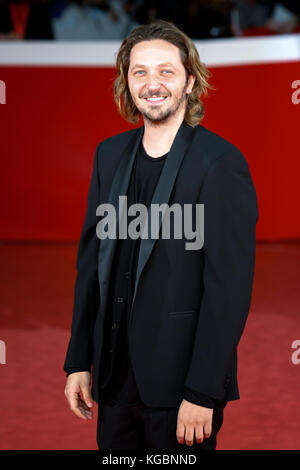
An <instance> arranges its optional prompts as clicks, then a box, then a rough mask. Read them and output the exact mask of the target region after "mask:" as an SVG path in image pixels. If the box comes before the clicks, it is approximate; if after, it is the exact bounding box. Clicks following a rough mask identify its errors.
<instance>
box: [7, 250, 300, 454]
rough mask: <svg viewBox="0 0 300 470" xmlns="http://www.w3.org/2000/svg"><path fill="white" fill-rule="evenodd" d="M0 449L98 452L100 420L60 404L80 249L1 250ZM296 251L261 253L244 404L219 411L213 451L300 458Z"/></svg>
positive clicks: (243, 353) (299, 261) (245, 347)
mask: <svg viewBox="0 0 300 470" xmlns="http://www.w3.org/2000/svg"><path fill="white" fill-rule="evenodd" d="M0 258H1V266H2V270H1V271H2V273H1V285H0V295H1V307H0V327H1V328H0V340H2V341H4V342H5V344H6V364H2V365H0V381H1V387H0V396H1V400H0V416H1V427H0V449H97V445H96V416H97V406H96V404H95V405H94V420H93V421H83V420H80V419H79V418H77V417H76V416H75V415H74V414H73V413H72V412H71V411H70V410H69V407H68V404H67V401H66V398H65V396H64V393H63V392H64V386H65V374H64V372H63V370H62V368H63V363H64V356H65V353H66V347H67V342H68V339H69V329H70V325H71V317H72V307H73V289H74V281H75V261H76V245H74V244H37V243H32V244H28V243H27V244H21V243H11V244H1V245H0ZM298 266H300V242H293V243H281V244H278V243H277V244H258V246H257V258H256V273H255V282H254V291H253V297H252V306H251V311H250V314H249V318H248V322H247V324H246V329H245V332H244V336H243V338H242V340H241V342H240V346H239V384H240V394H241V400H239V401H235V402H231V403H229V404H228V406H227V407H226V409H225V415H224V425H223V428H222V430H221V432H220V435H219V443H218V448H219V449H300V428H299V421H300V408H299V389H300V364H299V365H294V364H293V363H292V361H291V356H292V353H293V350H292V349H291V344H292V342H293V341H294V340H297V339H300V324H299V306H300V292H299V268H298Z"/></svg>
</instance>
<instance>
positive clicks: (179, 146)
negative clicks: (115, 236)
mask: <svg viewBox="0 0 300 470" xmlns="http://www.w3.org/2000/svg"><path fill="white" fill-rule="evenodd" d="M194 133H195V130H194V128H193V127H191V126H189V125H188V124H187V123H186V122H185V120H183V122H182V124H181V126H180V127H179V129H178V131H177V134H176V136H175V139H174V141H173V144H172V147H171V149H170V152H169V155H168V157H167V159H166V161H165V164H164V166H163V169H162V172H161V174H160V178H159V180H158V183H157V186H156V189H155V191H154V194H153V198H152V201H151V204H164V203H166V204H168V202H169V199H170V196H171V192H172V189H173V186H174V184H175V180H176V176H177V173H178V171H179V168H180V166H181V163H182V161H183V158H184V156H185V154H186V152H187V150H188V148H189V146H190V144H191V141H192V138H193V136H194ZM160 219H161V218H160ZM161 223H162V221H161V220H160V221H159V226H158V228H157V233H159V230H160V227H161ZM156 240H157V239H156V238H142V239H141V243H140V251H139V259H138V265H137V272H136V280H135V287H134V294H133V299H132V306H133V303H134V300H135V297H136V292H137V288H138V283H139V280H140V277H141V274H142V271H143V269H144V268H145V265H146V263H147V261H148V259H149V257H150V255H151V252H152V250H153V248H154V245H155V242H156Z"/></svg>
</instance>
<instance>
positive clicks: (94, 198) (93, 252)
mask: <svg viewBox="0 0 300 470" xmlns="http://www.w3.org/2000/svg"><path fill="white" fill-rule="evenodd" d="M143 131H144V126H142V127H140V128H138V129H133V130H130V131H127V132H123V133H121V134H118V135H116V136H113V137H111V138H108V139H105V140H104V141H102V142H100V143H99V144H98V146H97V149H96V152H95V157H94V164H93V171H92V177H91V183H90V188H89V194H88V202H87V210H86V215H85V220H84V224H83V229H82V233H81V237H80V241H79V247H78V253H77V278H76V283H75V296H74V312H73V321H72V330H71V338H70V342H69V346H68V350H67V355H66V359H65V364H64V370H65V371H66V372H68V370H69V369H72V368H73V369H74V368H78V369H82V370H91V368H92V396H93V398H94V400H95V401H97V402H98V398H99V393H98V378H99V374H101V370H99V364H100V358H101V352H102V345H103V333H104V331H103V325H104V318H105V315H106V312H107V300H108V298H107V297H108V291H109V286H110V282H111V281H112V279H111V276H110V273H111V268H112V259H113V254H114V250H115V247H116V241H117V240H116V239H112V238H106V239H104V240H100V239H99V238H98V237H97V234H96V226H97V224H98V222H99V220H100V217H99V216H97V215H96V209H97V207H98V206H99V204H102V203H111V204H113V205H114V207H115V208H116V212H117V214H118V207H119V196H120V195H126V192H127V187H128V183H129V179H130V174H131V170H132V167H133V163H134V158H135V154H136V150H137V147H138V145H139V143H140V141H141V139H142V137H143ZM154 203H157V204H163V203H167V204H168V205H169V206H171V205H172V204H174V203H179V204H180V205H181V206H182V208H183V204H193V205H194V204H204V246H203V247H202V249H200V250H186V248H185V243H186V242H187V241H190V240H188V239H186V238H185V236H184V232H183V237H182V239H175V238H170V239H163V238H162V237H161V235H160V237H159V238H158V239H155V238H148V239H142V240H141V245H140V253H139V259H138V267H137V274H136V281H135V289H134V295H133V302H132V309H131V313H130V321H129V332H128V338H129V339H128V341H129V349H130V354H131V359H132V365H133V369H134V372H135V377H136V381H137V386H138V389H139V393H140V396H141V398H142V400H143V401H144V403H145V404H146V405H147V406H150V407H173V406H178V405H179V404H180V403H181V400H182V397H183V388H184V386H186V387H188V388H191V389H193V390H195V391H198V392H199V393H203V394H205V395H207V396H210V397H212V398H215V399H216V400H225V401H229V400H235V399H238V398H239V390H238V383H237V345H238V342H239V340H240V337H241V334H242V332H243V329H244V326H245V322H246V318H247V315H248V311H249V307H250V302H251V292H252V283H253V275H254V264H255V228H256V222H257V220H258V209H257V198H256V192H255V188H254V185H253V182H252V178H251V175H250V172H249V168H248V165H247V162H246V160H245V158H244V156H243V155H242V154H241V152H240V151H239V150H238V149H237V148H236V147H235V146H234V145H232V144H231V143H229V142H228V141H226V140H225V139H223V138H222V137H220V136H218V135H216V134H215V133H213V132H211V131H209V130H208V129H206V128H205V127H204V126H202V125H197V126H196V127H194V128H192V127H191V126H189V125H188V124H187V123H186V122H185V121H183V122H182V124H181V126H180V128H179V130H178V132H177V134H176V136H175V139H174V141H173V144H172V147H171V149H170V152H169V155H168V158H167V160H166V162H165V165H164V168H163V170H162V173H161V175H160V179H159V182H158V184H157V187H156V190H155V192H154V195H153V199H152V204H154ZM153 290H155V291H156V292H159V293H160V296H157V295H156V296H153V295H152V292H153Z"/></svg>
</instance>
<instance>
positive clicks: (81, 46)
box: [0, 34, 300, 67]
mask: <svg viewBox="0 0 300 470" xmlns="http://www.w3.org/2000/svg"><path fill="white" fill-rule="evenodd" d="M194 42H195V44H196V46H197V49H198V51H199V54H200V59H201V61H202V62H204V63H205V64H206V65H207V66H221V65H222V66H226V65H227V66H229V65H246V64H261V63H271V62H287V61H298V60H299V61H300V34H291V35H284V36H265V37H259V38H258V37H253V38H252V37H251V38H229V39H210V40H204V41H194ZM120 44H121V43H120V42H119V41H98V42H95V41H38V42H36V41H24V42H13V41H1V42H0V65H20V66H34V65H46V66H47V65H62V66H67V65H69V66H107V67H114V65H115V59H116V54H117V51H118V49H119V47H120Z"/></svg>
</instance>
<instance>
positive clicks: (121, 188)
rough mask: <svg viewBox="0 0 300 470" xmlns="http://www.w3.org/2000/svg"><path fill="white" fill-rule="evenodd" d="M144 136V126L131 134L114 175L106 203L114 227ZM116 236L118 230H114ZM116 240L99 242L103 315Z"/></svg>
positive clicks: (110, 239)
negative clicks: (113, 215) (110, 208)
mask: <svg viewBox="0 0 300 470" xmlns="http://www.w3.org/2000/svg"><path fill="white" fill-rule="evenodd" d="M143 134H144V126H141V127H139V128H138V129H136V132H135V133H134V134H133V137H132V138H131V140H130V142H129V144H128V146H127V147H126V149H125V150H124V151H123V152H122V153H123V156H122V158H121V160H120V163H119V165H118V167H117V171H116V173H115V175H114V178H113V182H112V185H111V189H110V193H109V197H108V201H107V203H109V204H112V205H113V207H114V208H115V209H116V215H117V217H116V227H118V222H119V211H118V207H119V196H122V195H124V196H125V195H126V194H127V189H128V185H129V181H130V177H131V172H132V169H133V164H134V159H135V155H136V152H137V149H138V146H139V144H140V141H141V139H142V137H143ZM116 233H117V236H118V228H116ZM116 242H117V238H115V239H113V238H105V239H103V240H101V241H100V247H99V255H98V277H99V285H100V298H101V306H102V312H103V314H105V311H106V306H107V296H108V291H109V278H110V273H111V268H112V261H113V255H114V252H115V248H116Z"/></svg>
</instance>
